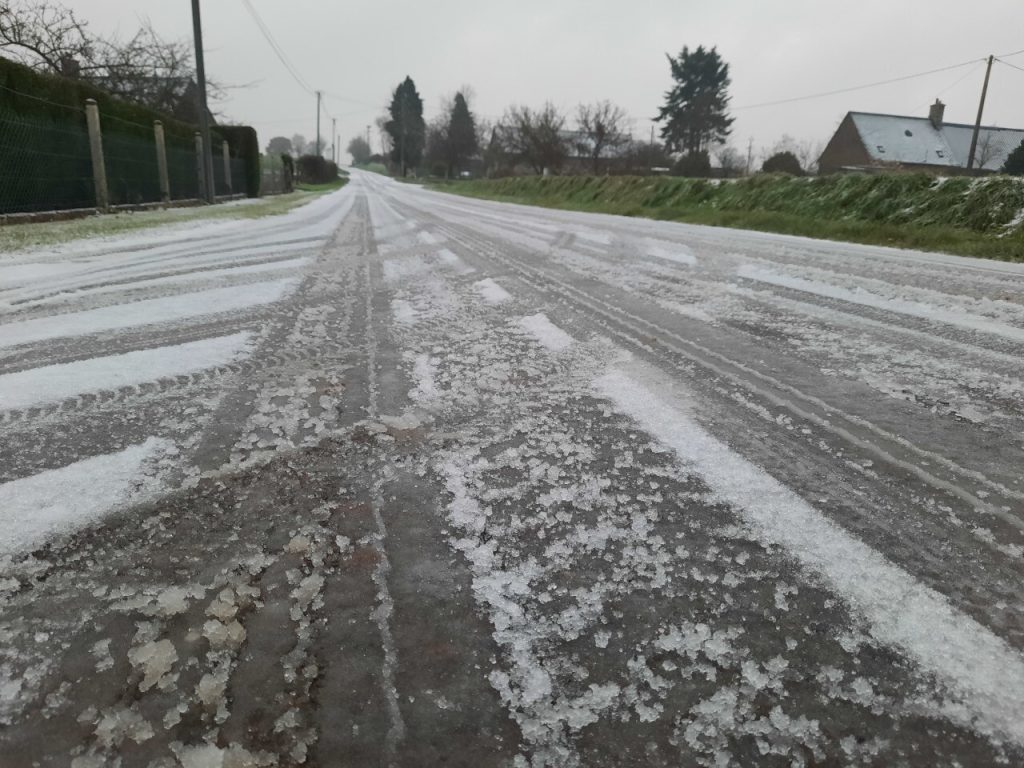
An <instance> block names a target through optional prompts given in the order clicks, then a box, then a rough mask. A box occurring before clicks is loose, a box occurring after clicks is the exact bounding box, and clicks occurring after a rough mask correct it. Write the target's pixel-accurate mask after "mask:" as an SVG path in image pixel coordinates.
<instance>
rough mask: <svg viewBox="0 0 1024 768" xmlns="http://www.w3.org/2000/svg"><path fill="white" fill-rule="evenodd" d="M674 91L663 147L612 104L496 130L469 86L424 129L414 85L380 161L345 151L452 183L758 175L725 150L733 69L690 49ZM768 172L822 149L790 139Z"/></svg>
mask: <svg viewBox="0 0 1024 768" xmlns="http://www.w3.org/2000/svg"><path fill="white" fill-rule="evenodd" d="M667 59H668V65H669V72H670V75H671V77H672V83H673V84H672V87H671V88H670V89H669V90H668V91H667V92H666V93H665V100H664V103H663V105H662V106H661V107H660V108H659V110H658V114H657V116H656V117H655V121H656V122H657V123H658V125H659V133H658V139H660V141H658V140H654V138H653V137H652V140H650V141H644V140H637V139H635V138H634V137H633V135H632V127H633V126H632V120H631V119H630V117H629V115H628V114H627V113H626V111H625V110H624V109H622V108H621V107H620V106H618V105H616V104H614V103H612V102H610V101H607V100H603V101H596V102H593V103H586V104H580V105H578V106H577V107H576V109H575V110H574V111H573V112H572V113H567V112H565V111H564V110H562V109H559V108H558V107H557V106H556V105H555V104H553V103H552V102H550V101H549V102H546V103H544V104H542V105H541V106H540V107H530V106H526V105H520V104H515V105H512V106H509V107H508V108H507V109H506V110H505V112H504V114H503V115H502V117H501V118H500V119H499V120H497V121H495V122H494V123H491V122H490V121H488V120H484V119H480V118H479V117H478V116H477V115H476V114H475V113H474V112H473V110H472V109H471V101H472V89H469V88H467V87H463V88H462V89H460V90H459V91H457V92H456V93H455V94H454V95H453V96H451V97H449V98H447V99H445V100H444V101H443V104H442V109H441V110H440V113H439V115H438V116H437V117H436V118H435V119H434V120H432V121H430V122H427V121H426V120H425V119H424V115H423V99H422V97H421V96H420V94H419V92H418V91H417V89H416V84H415V82H414V81H413V79H412V78H411V77H408V76H407V77H406V78H405V79H404V80H403V81H402V82H401V83H399V84H398V86H397V87H396V88H395V89H394V91H393V92H392V94H391V98H390V101H389V103H388V107H387V111H386V113H385V114H384V115H383V116H382V117H381V118H379V119H378V121H377V126H378V129H379V131H380V139H381V144H382V152H381V154H380V155H377V156H374V155H373V154H372V150H371V147H370V144H369V142H368V141H367V139H366V138H363V137H362V136H357V137H355V138H353V139H352V140H351V141H350V142H349V145H348V152H349V154H351V156H352V158H353V162H354V163H355V164H356V165H363V164H366V163H368V162H371V161H372V160H376V161H378V162H382V163H384V164H387V165H390V167H391V168H392V169H393V170H394V171H395V172H396V173H398V174H400V175H402V176H406V175H408V174H409V173H410V172H416V171H425V172H426V173H428V174H430V175H434V176H444V177H446V178H451V177H455V176H458V175H463V174H471V175H491V176H495V175H507V174H510V173H514V172H517V171H520V172H521V171H529V172H533V173H536V174H548V173H567V172H568V173H593V174H600V173H610V172H616V173H637V172H640V173H643V172H650V171H652V170H655V171H663V172H665V171H669V170H671V171H673V172H675V173H679V174H682V175H690V176H709V175H711V172H712V157H714V159H715V160H716V161H717V169H718V173H719V174H720V175H725V176H731V175H739V174H740V173H743V172H750V171H751V170H753V168H752V165H753V148H752V147H750V148H748V151H747V153H746V156H744V155H743V154H742V153H740V152H739V151H737V150H736V149H735V148H733V147H731V146H729V145H728V143H727V142H728V138H729V136H730V134H731V132H732V123H733V117H732V116H731V115H730V114H729V101H730V97H729V93H728V89H729V86H730V84H731V80H730V76H729V65H728V63H726V62H725V61H723V60H722V58H721V56H720V54H719V53H718V51H717V49H716V48H710V49H708V48H705V47H703V46H699V47H697V48H695V49H692V50H691V49H690V48H688V47H684V48H683V49H682V51H681V52H680V54H679V55H678V56H671V55H669V56H667ZM760 154H761V156H762V157H763V158H764V165H763V169H764V170H766V171H778V172H786V173H794V174H802V173H804V172H805V170H808V169H810V168H811V167H812V166H813V165H814V163H815V162H816V159H817V155H818V154H820V147H815V146H812V145H810V144H809V143H806V142H805V143H802V144H801V143H798V142H796V141H795V140H793V139H792V138H790V137H788V136H784V137H783V139H782V140H781V141H780V142H779V143H777V144H776V145H775V147H773V148H772V150H770V151H768V150H762V151H761V153H760Z"/></svg>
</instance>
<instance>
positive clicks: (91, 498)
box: [0, 437, 177, 555]
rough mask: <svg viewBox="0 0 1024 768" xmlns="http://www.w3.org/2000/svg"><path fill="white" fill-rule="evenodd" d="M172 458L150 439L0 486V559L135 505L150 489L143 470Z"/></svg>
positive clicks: (167, 446) (168, 448) (168, 447)
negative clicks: (115, 451) (0, 556)
mask: <svg viewBox="0 0 1024 768" xmlns="http://www.w3.org/2000/svg"><path fill="white" fill-rule="evenodd" d="M176 452H177V448H175V446H174V443H172V442H170V441H169V440H164V439H162V438H157V437H151V438H149V439H148V440H146V441H145V442H144V443H139V444H138V445H131V446H129V447H127V448H125V449H124V450H123V451H118V452H117V453H108V454H103V455H101V456H93V457H92V458H88V459H83V460H82V461H78V462H75V463H74V464H69V465H68V466H66V467H61V468H60V469H51V470H47V471H45V472H40V473H39V474H38V475H32V476H31V477H25V478H22V479H20V480H12V481H11V482H9V483H4V484H3V485H0V555H10V554H16V553H18V552H21V551H25V550H28V549H30V548H32V547H36V546H38V545H39V544H41V543H42V542H43V541H44V540H45V539H47V538H49V537H50V536H53V535H57V534H62V533H70V532H71V531H73V530H75V529H78V528H81V527H82V526H84V525H87V524H89V523H90V522H93V521H95V520H97V519H99V518H100V517H101V516H102V515H103V514H105V513H106V512H108V511H110V510H112V509H114V508H116V507H119V506H122V505H124V504H127V503H129V502H130V501H138V500H139V499H140V497H141V496H143V495H145V494H146V493H147V492H149V491H151V490H153V489H154V487H155V481H154V480H153V478H148V479H147V478H146V476H145V472H144V470H145V467H146V465H147V464H150V463H151V462H153V461H156V460H157V459H160V458H163V457H165V456H169V455H173V454H174V453H176Z"/></svg>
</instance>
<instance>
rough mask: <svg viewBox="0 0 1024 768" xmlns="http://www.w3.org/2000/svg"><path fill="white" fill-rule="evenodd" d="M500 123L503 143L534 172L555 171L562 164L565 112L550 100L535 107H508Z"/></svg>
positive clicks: (565, 149) (566, 144)
mask: <svg viewBox="0 0 1024 768" xmlns="http://www.w3.org/2000/svg"><path fill="white" fill-rule="evenodd" d="M502 123H503V125H502V133H503V136H502V141H503V143H504V144H505V145H506V146H507V148H508V149H509V150H510V151H511V152H513V153H515V154H516V155H517V156H518V157H519V158H520V159H521V160H522V161H523V162H525V163H527V164H528V165H529V166H530V167H531V168H533V170H534V171H535V172H536V173H538V174H543V173H545V172H548V173H557V172H558V170H559V169H560V168H561V167H562V165H563V164H564V163H565V158H566V156H567V155H568V142H567V141H566V138H565V135H564V129H565V115H563V114H562V113H561V112H560V111H559V110H558V108H557V107H556V106H555V105H554V104H552V103H551V102H550V101H549V102H546V103H545V104H544V106H543V107H541V108H540V109H536V110H533V109H530V108H529V107H520V106H512V107H509V108H508V110H507V111H506V112H505V117H504V118H503V119H502Z"/></svg>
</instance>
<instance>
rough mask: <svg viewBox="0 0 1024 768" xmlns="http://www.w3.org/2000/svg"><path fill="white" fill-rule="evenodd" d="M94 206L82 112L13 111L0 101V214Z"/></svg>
mask: <svg viewBox="0 0 1024 768" xmlns="http://www.w3.org/2000/svg"><path fill="white" fill-rule="evenodd" d="M92 205H95V188H94V187H93V176H92V159H91V157H90V155H89V134H88V131H87V130H86V127H85V113H84V112H83V111H81V110H76V109H73V108H70V107H67V108H65V112H64V114H61V115H60V117H59V118H53V119H51V118H48V117H45V116H28V115H17V114H14V113H13V112H11V111H10V110H7V109H4V108H3V107H2V106H0V213H27V212H33V211H49V210H57V209H65V208H86V207H89V206H92Z"/></svg>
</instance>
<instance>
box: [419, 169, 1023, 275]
mask: <svg viewBox="0 0 1024 768" xmlns="http://www.w3.org/2000/svg"><path fill="white" fill-rule="evenodd" d="M432 186H433V188H435V189H441V190H444V191H448V192H454V193H456V194H461V195H466V196H469V197H477V198H483V199H490V200H502V201H506V202H514V203H523V204H527V205H540V206H544V207H549V208H562V209H568V210H577V211H589V212H594V213H613V214H620V215H624V216H641V217H647V218H652V219H660V220H665V221H680V222H686V223H691V224H705V225H710V226H716V227H732V228H737V229H752V230H757V231H762V232H777V233H780V234H787V235H801V236H804V237H815V238H821V239H825V240H838V241H844V242H856V243H866V244H869V245H886V246H893V247H898V248H914V249H919V250H927V251H941V252H946V253H954V254H959V255H963V256H976V257H981V258H987V259H998V260H1001V261H1013V262H1024V180H1021V179H1016V178H1010V177H998V176H996V177H985V178H980V179H974V178H966V177H963V178H948V179H936V178H934V177H932V176H928V175H924V174H880V175H877V176H853V175H850V176H823V177H818V178H814V179H799V178H793V177H788V176H755V177H751V178H749V179H740V180H736V181H730V182H719V183H716V182H712V181H707V180H701V179H681V178H666V177H657V178H651V177H629V176H608V177H593V176H591V177H584V176H577V177H546V178H541V177H516V178H509V179H496V180H473V181H454V182H447V183H444V182H439V183H435V184H433V185H432Z"/></svg>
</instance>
